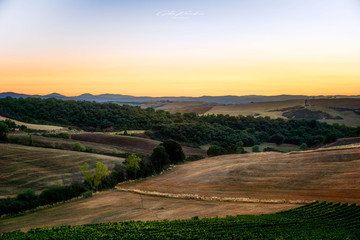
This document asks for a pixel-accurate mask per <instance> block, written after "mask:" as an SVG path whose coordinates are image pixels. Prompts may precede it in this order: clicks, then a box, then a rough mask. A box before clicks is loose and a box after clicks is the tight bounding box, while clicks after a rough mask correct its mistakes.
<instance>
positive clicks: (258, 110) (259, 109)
mask: <svg viewBox="0 0 360 240" xmlns="http://www.w3.org/2000/svg"><path fill="white" fill-rule="evenodd" d="M303 105H304V100H288V101H274V102H258V103H247V104H231V105H219V106H214V107H213V108H212V109H211V110H209V111H208V112H206V114H224V115H225V114H229V115H231V116H238V115H243V116H248V115H254V114H259V116H262V117H265V116H269V117H271V118H278V117H280V118H285V117H283V116H282V115H281V114H282V112H280V111H276V112H271V110H275V109H283V108H288V107H294V106H303Z"/></svg>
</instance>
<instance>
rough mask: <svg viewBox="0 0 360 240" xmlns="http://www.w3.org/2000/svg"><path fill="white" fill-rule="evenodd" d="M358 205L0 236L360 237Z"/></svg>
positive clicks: (322, 205)
mask: <svg viewBox="0 0 360 240" xmlns="http://www.w3.org/2000/svg"><path fill="white" fill-rule="evenodd" d="M359 227H360V207H359V206H356V205H355V204H352V205H350V206H348V205H347V204H343V205H341V204H332V203H331V202H330V203H326V202H321V203H319V202H313V203H311V204H307V205H304V206H301V207H299V208H295V209H291V210H288V211H285V212H280V213H277V214H268V215H258V216H255V215H238V216H227V217H225V218H203V219H198V218H197V217H193V218H192V219H189V220H173V221H167V220H164V221H147V222H140V221H127V222H118V223H101V224H87V225H79V226H68V225H66V226H61V227H53V228H36V229H30V230H29V231H28V232H26V233H25V232H20V231H15V232H10V233H3V235H2V236H1V237H0V239H4V240H5V239H359V237H360V228H359Z"/></svg>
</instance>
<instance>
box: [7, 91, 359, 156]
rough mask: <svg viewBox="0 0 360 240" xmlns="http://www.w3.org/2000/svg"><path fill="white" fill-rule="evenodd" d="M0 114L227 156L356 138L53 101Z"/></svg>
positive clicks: (308, 125) (300, 123) (261, 120)
mask: <svg viewBox="0 0 360 240" xmlns="http://www.w3.org/2000/svg"><path fill="white" fill-rule="evenodd" d="M300 110H303V109H300ZM0 114H1V115H4V116H8V117H11V118H13V119H17V120H20V121H25V122H32V123H52V124H58V125H59V124H60V125H71V126H76V127H78V128H81V129H84V130H90V131H94V130H96V129H98V130H103V131H106V130H109V129H115V130H119V131H120V130H123V129H142V130H144V129H146V130H148V131H146V134H148V135H149V136H150V137H152V138H153V139H157V140H160V141H164V140H167V139H173V140H175V141H177V142H179V143H182V144H186V145H192V146H201V145H205V144H212V145H218V146H221V147H223V148H225V149H226V151H227V152H228V153H236V152H238V147H239V146H238V143H239V142H240V141H241V142H243V146H244V147H252V146H254V145H259V144H261V143H264V142H269V140H270V136H273V135H275V134H280V135H282V136H283V137H284V141H283V142H284V143H289V144H295V145H300V144H301V143H306V144H307V146H309V147H311V146H314V145H317V144H320V143H329V142H332V141H335V140H336V139H338V138H342V137H356V136H359V135H360V132H359V130H357V129H356V128H352V127H347V126H343V125H339V124H338V125H329V124H327V123H321V122H318V121H315V120H311V121H308V120H304V119H302V120H295V119H290V120H287V121H285V120H284V119H281V118H278V119H270V118H269V117H256V118H255V117H252V116H237V117H235V116H229V115H222V114H219V115H202V116H198V115H196V114H191V113H188V114H179V113H176V114H171V113H169V112H165V111H162V110H158V111H155V110H154V109H152V108H147V109H141V108H140V107H139V106H136V107H134V106H127V105H123V106H120V105H118V104H113V103H95V102H87V101H63V100H58V99H40V98H26V99H22V98H19V99H15V98H11V97H7V98H2V99H0Z"/></svg>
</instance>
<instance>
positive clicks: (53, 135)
mask: <svg viewBox="0 0 360 240" xmlns="http://www.w3.org/2000/svg"><path fill="white" fill-rule="evenodd" d="M42 136H43V137H54V138H64V139H70V135H69V134H68V133H43V134H42Z"/></svg>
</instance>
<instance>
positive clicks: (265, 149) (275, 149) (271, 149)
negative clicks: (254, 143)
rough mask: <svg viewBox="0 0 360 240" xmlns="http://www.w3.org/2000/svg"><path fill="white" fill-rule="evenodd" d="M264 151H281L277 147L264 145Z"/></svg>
mask: <svg viewBox="0 0 360 240" xmlns="http://www.w3.org/2000/svg"><path fill="white" fill-rule="evenodd" d="M263 151H264V152H282V151H281V150H279V149H277V148H272V147H266V148H264V150H263Z"/></svg>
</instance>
